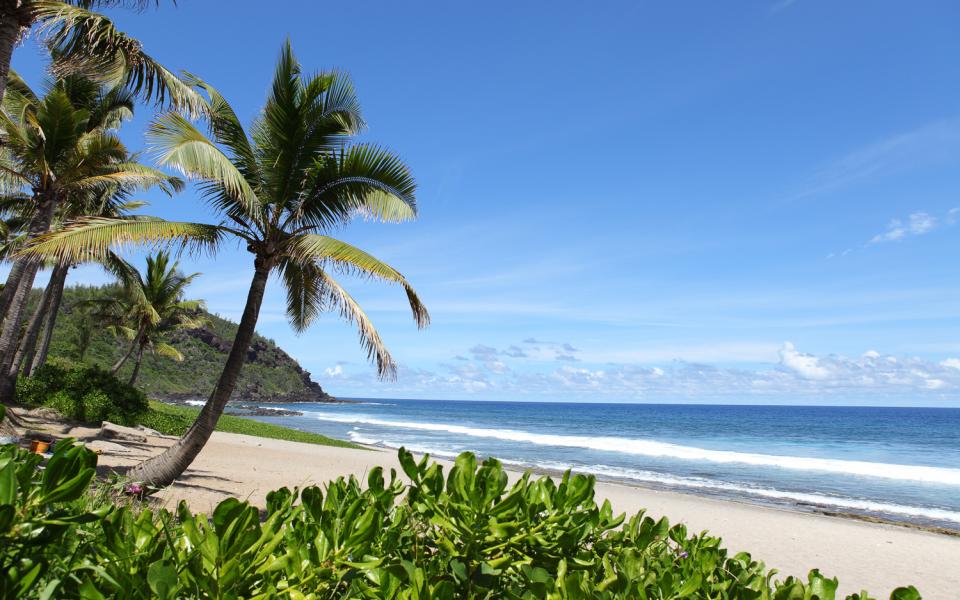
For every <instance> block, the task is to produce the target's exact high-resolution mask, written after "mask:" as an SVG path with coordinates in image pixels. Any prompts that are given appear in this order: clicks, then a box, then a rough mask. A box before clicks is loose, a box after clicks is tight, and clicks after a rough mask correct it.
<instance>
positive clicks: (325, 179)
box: [293, 144, 417, 229]
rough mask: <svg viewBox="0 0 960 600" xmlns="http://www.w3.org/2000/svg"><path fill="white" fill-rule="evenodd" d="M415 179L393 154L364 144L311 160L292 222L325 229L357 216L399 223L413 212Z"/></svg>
mask: <svg viewBox="0 0 960 600" xmlns="http://www.w3.org/2000/svg"><path fill="white" fill-rule="evenodd" d="M416 188H417V185H416V182H415V181H414V179H413V176H412V175H411V174H410V170H409V169H408V168H407V166H406V165H405V164H404V163H403V161H401V160H400V158H399V157H397V156H396V155H395V154H393V153H391V152H389V151H387V150H384V149H382V148H378V147H376V146H371V145H367V144H358V145H355V146H351V147H350V148H347V149H344V150H343V151H341V152H340V153H339V154H334V155H327V156H325V157H323V158H320V159H318V160H317V161H316V164H315V165H314V168H313V169H312V170H311V171H310V173H309V185H308V186H307V189H306V190H305V191H304V200H303V201H302V203H301V205H300V206H299V207H298V209H297V210H296V211H295V212H294V214H293V220H294V221H295V222H298V223H301V224H303V225H306V226H312V227H318V228H323V229H329V228H332V227H334V226H336V225H339V224H342V223H344V222H346V221H348V220H350V219H351V218H353V216H355V215H357V214H360V215H362V216H364V217H367V218H371V219H374V220H377V221H385V222H393V223H396V222H401V221H406V220H409V219H413V218H415V217H416V215H417V201H416Z"/></svg>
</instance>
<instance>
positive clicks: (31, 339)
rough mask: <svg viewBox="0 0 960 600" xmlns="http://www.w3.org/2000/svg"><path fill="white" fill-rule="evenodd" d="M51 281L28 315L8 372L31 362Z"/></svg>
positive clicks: (49, 298)
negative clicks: (28, 320)
mask: <svg viewBox="0 0 960 600" xmlns="http://www.w3.org/2000/svg"><path fill="white" fill-rule="evenodd" d="M50 280H51V283H52V282H53V276H52V275H51V276H50ZM51 283H48V284H47V289H45V290H44V291H43V297H41V298H40V302H38V303H37V308H36V310H34V311H33V316H32V317H30V323H29V325H27V331H26V333H24V334H23V339H22V340H20V345H19V346H18V347H17V353H16V355H14V357H13V364H11V365H10V374H11V375H13V374H16V373H17V372H18V371H20V366H21V365H23V364H24V363H26V364H27V368H29V367H30V365H31V364H32V362H33V351H34V349H35V348H36V347H37V337H38V336H39V335H40V328H41V327H42V326H43V318H44V316H46V314H47V312H48V310H49V306H50V301H51V300H52V298H53V287H52V286H51ZM24 375H29V373H24Z"/></svg>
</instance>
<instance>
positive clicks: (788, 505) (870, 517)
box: [267, 415, 960, 561]
mask: <svg viewBox="0 0 960 600" xmlns="http://www.w3.org/2000/svg"><path fill="white" fill-rule="evenodd" d="M267 416H273V415H267ZM336 439H341V441H346V442H350V443H352V444H355V445H357V446H360V447H363V448H367V449H369V450H375V451H380V452H387V453H396V451H397V450H398V448H393V447H391V446H383V445H377V444H364V443H359V442H355V441H352V440H343V439H342V438H336ZM411 452H413V451H411ZM413 453H414V454H415V455H417V456H422V455H423V454H429V453H424V452H419V451H417V452H413ZM431 457H432V458H433V459H434V460H436V461H438V462H442V463H449V462H450V461H451V460H452V458H453V457H452V456H438V455H435V454H431ZM477 457H478V459H481V460H482V459H484V458H487V456H485V455H481V454H477ZM493 458H496V459H497V460H500V462H501V463H503V465H504V468H505V469H506V470H508V471H512V472H523V471H530V472H531V473H534V474H537V475H540V476H549V477H554V478H557V477H561V476H562V475H563V473H564V469H552V468H548V467H543V466H540V465H533V464H528V463H519V462H512V461H504V460H502V459H500V458H499V457H496V456H494V457H493ZM570 470H571V471H572V472H574V473H580V474H582V475H592V476H593V477H594V478H595V479H596V481H597V483H598V484H600V483H607V484H615V485H621V486H624V487H632V488H637V489H638V490H644V491H660V492H668V493H674V494H681V495H684V496H691V497H694V498H704V499H710V500H717V501H721V502H732V503H737V504H743V505H745V506H756V507H761V508H768V509H774V510H783V511H787V512H794V513H798V514H810V515H821V516H826V517H831V518H838V519H849V520H851V521H858V522H864V523H874V524H878V525H888V526H891V527H902V528H904V529H909V530H915V531H923V532H927V533H932V534H936V535H944V536H950V537H956V538H960V523H958V524H957V527H956V528H952V527H946V526H942V525H936V524H931V523H923V522H918V521H913V520H910V519H908V518H904V519H896V518H890V517H885V516H882V515H879V514H875V513H870V512H867V511H864V512H857V511H855V510H843V509H841V508H840V507H836V508H833V507H830V506H828V505H824V504H817V503H815V502H804V501H790V500H786V499H784V500H782V501H779V502H778V501H775V500H772V499H766V500H765V499H763V498H759V497H757V498H755V497H751V496H749V495H746V494H743V495H738V494H733V493H729V494H725V493H711V492H710V491H708V490H706V489H702V490H700V489H691V488H688V487H683V486H672V485H669V484H665V483H664V484H657V483H655V482H647V481H636V480H632V479H628V478H617V477H613V476H610V475H606V474H601V473H593V472H591V471H588V470H578V469H575V468H573V467H571V468H570ZM958 561H960V556H958Z"/></svg>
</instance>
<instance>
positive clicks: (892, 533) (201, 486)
mask: <svg viewBox="0 0 960 600" xmlns="http://www.w3.org/2000/svg"><path fill="white" fill-rule="evenodd" d="M71 433H72V434H73V435H76V436H78V437H82V436H83V435H84V434H87V435H95V433H96V430H90V431H84V430H82V429H78V430H75V431H73V432H71ZM169 443H170V440H169V439H167V438H154V437H151V438H149V439H148V442H147V443H146V444H131V443H127V442H125V443H123V445H122V446H121V445H118V444H113V443H107V442H100V441H94V442H91V445H92V447H94V448H100V450H101V451H102V456H101V460H100V463H101V464H102V465H104V466H124V465H128V464H132V463H134V462H137V461H139V460H142V459H143V458H144V457H146V456H148V455H151V454H153V453H156V452H158V451H159V449H160V448H162V447H163V446H165V445H166V444H169ZM376 465H381V466H383V467H386V468H390V467H393V468H396V469H397V471H398V473H399V472H400V468H399V465H398V463H397V460H396V456H395V454H394V453H392V452H388V451H382V450H376V449H370V450H362V449H344V448H333V447H325V446H315V445H310V444H300V443H295V442H285V441H279V440H271V439H264V438H257V437H250V436H244V435H238V434H230V433H219V432H218V433H214V434H213V437H212V438H211V440H210V442H209V443H208V444H207V446H206V447H205V448H204V450H203V452H201V454H200V456H199V458H198V459H197V460H196V462H194V464H193V465H192V466H191V467H190V469H189V470H188V471H187V473H186V475H185V476H184V477H183V478H182V479H181V480H180V481H179V482H178V483H177V484H175V485H174V486H172V487H171V488H168V489H167V490H165V491H164V492H163V493H162V494H161V495H160V500H161V502H163V503H165V504H167V505H169V506H171V507H172V506H173V505H175V504H176V502H178V501H180V500H186V501H187V502H188V503H189V504H190V506H191V507H192V508H193V509H194V510H196V511H204V512H209V511H210V510H211V509H212V507H213V506H215V505H216V503H218V502H219V501H221V500H223V499H224V498H227V497H229V496H236V497H239V498H243V499H248V500H249V501H250V502H252V503H254V504H257V505H260V506H262V505H263V504H264V499H265V496H266V494H267V492H269V491H270V490H273V489H275V488H278V487H282V486H287V487H294V486H305V485H310V484H315V483H322V482H325V481H328V480H330V479H334V478H336V477H338V476H340V475H349V474H353V475H356V476H358V477H362V476H363V475H364V474H365V473H366V472H367V471H369V469H370V468H372V467H373V466H376ZM597 497H598V499H601V498H606V499H609V500H610V502H611V503H612V504H613V506H614V508H615V509H616V510H617V511H621V512H628V513H633V512H636V511H637V510H640V509H641V508H645V509H647V511H648V513H649V514H651V515H653V516H661V515H666V516H668V517H669V518H670V520H671V522H683V523H685V524H686V525H687V526H688V527H689V528H690V530H691V531H701V530H709V531H710V532H711V533H713V534H715V535H718V536H720V537H722V538H723V541H724V544H725V546H726V547H727V548H728V549H730V550H731V551H732V552H739V551H748V552H750V553H751V554H752V555H753V556H754V558H755V559H757V560H762V561H764V562H765V563H766V564H767V565H768V566H770V567H773V568H776V569H778V570H779V572H780V574H781V576H783V577H786V576H787V575H800V576H805V574H806V573H807V572H808V571H809V570H810V569H813V568H820V569H821V571H822V572H824V573H825V574H827V575H829V576H836V577H838V578H839V579H840V591H841V592H842V593H843V594H849V593H854V592H858V591H860V590H861V589H866V590H868V591H869V592H870V593H871V595H872V596H875V597H877V598H886V597H888V595H889V593H890V591H891V590H892V589H893V588H895V587H897V586H899V585H907V584H912V585H915V586H916V587H917V588H918V589H919V590H920V591H921V593H922V594H923V597H924V598H927V599H930V600H955V599H956V598H957V590H958V589H960V568H958V565H960V537H956V536H949V535H942V534H936V533H930V532H925V531H918V530H913V529H909V528H906V527H898V526H894V525H886V524H877V523H868V522H860V521H856V520H852V519H845V518H839V517H831V516H825V515H818V514H808V513H802V512H792V511H788V510H781V509H776V508H769V507H763V506H757V505H752V504H746V503H738V502H731V501H726V500H717V499H711V498H703V497H699V496H694V495H688V494H682V493H676V492H669V491H660V490H651V489H645V488H641V487H634V486H627V485H619V484H614V483H599V484H598V485H597Z"/></svg>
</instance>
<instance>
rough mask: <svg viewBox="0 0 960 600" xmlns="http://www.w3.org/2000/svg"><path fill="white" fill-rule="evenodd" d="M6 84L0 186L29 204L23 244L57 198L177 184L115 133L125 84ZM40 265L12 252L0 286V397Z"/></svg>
mask: <svg viewBox="0 0 960 600" xmlns="http://www.w3.org/2000/svg"><path fill="white" fill-rule="evenodd" d="M10 82H11V84H13V85H11V87H10V88H9V89H8V90H7V95H6V97H5V98H4V102H3V107H2V110H0V144H2V147H0V172H2V173H3V181H2V182H0V192H2V193H3V194H4V195H9V194H19V195H20V196H22V197H24V198H25V199H26V202H28V203H29V205H28V206H25V208H24V210H23V212H25V213H29V214H30V215H31V216H30V219H29V224H28V226H27V242H26V243H29V240H30V239H33V238H35V237H37V236H39V235H42V234H44V233H46V232H47V231H48V230H49V229H50V226H51V224H52V223H53V220H54V217H55V215H56V214H57V213H58V210H59V209H60V208H61V207H62V206H63V204H64V203H65V202H66V201H67V200H68V199H69V198H72V197H75V196H77V195H79V194H84V193H97V192H101V191H106V190H111V189H114V188H115V187H116V186H118V185H122V186H124V187H125V188H127V189H147V188H150V187H154V186H156V187H159V188H160V189H161V190H163V191H164V192H166V193H168V194H172V193H173V192H174V191H176V190H179V189H181V188H182V182H181V181H180V180H179V179H177V178H173V177H170V176H169V175H167V174H165V173H163V172H161V171H158V170H156V169H153V168H150V167H147V166H145V165H142V164H140V163H138V162H136V161H135V160H131V155H130V153H129V151H128V150H127V148H126V147H125V146H124V145H123V143H122V142H121V141H120V139H119V137H118V136H117V135H116V132H115V129H116V128H117V127H119V125H120V123H121V122H122V121H123V120H125V119H126V118H128V117H129V116H130V115H131V114H132V98H131V95H130V93H129V91H127V90H126V89H124V88H115V89H109V90H108V89H104V88H102V87H100V86H99V85H96V84H95V83H93V82H90V81H88V80H85V79H81V78H78V77H67V78H63V79H60V80H57V81H56V82H54V83H53V84H52V85H50V86H49V89H48V91H47V93H46V94H45V95H44V96H43V97H42V98H41V97H39V96H38V95H37V94H35V93H34V92H33V90H31V89H30V88H29V87H28V86H27V85H26V83H24V82H23V80H22V79H20V78H19V77H16V75H15V74H11V77H10ZM82 260H85V259H84V257H78V258H77V259H76V260H73V261H69V262H80V261H82ZM54 262H59V263H63V264H66V263H64V261H54ZM40 266H41V263H40V261H38V260H35V259H32V258H30V257H18V258H16V259H15V260H14V262H13V265H12V267H11V269H10V273H9V274H8V276H7V283H6V285H5V286H4V289H3V291H2V292H0V320H2V323H3V326H2V330H0V402H10V401H11V400H12V399H13V392H14V383H15V381H16V371H12V372H11V370H10V369H11V366H12V364H13V360H14V358H15V349H16V347H17V343H18V340H19V337H20V326H21V324H22V322H23V316H24V310H25V308H26V301H27V296H28V294H29V292H30V289H31V288H32V286H33V281H34V278H35V277H36V274H37V271H38V269H39V268H40Z"/></svg>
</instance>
